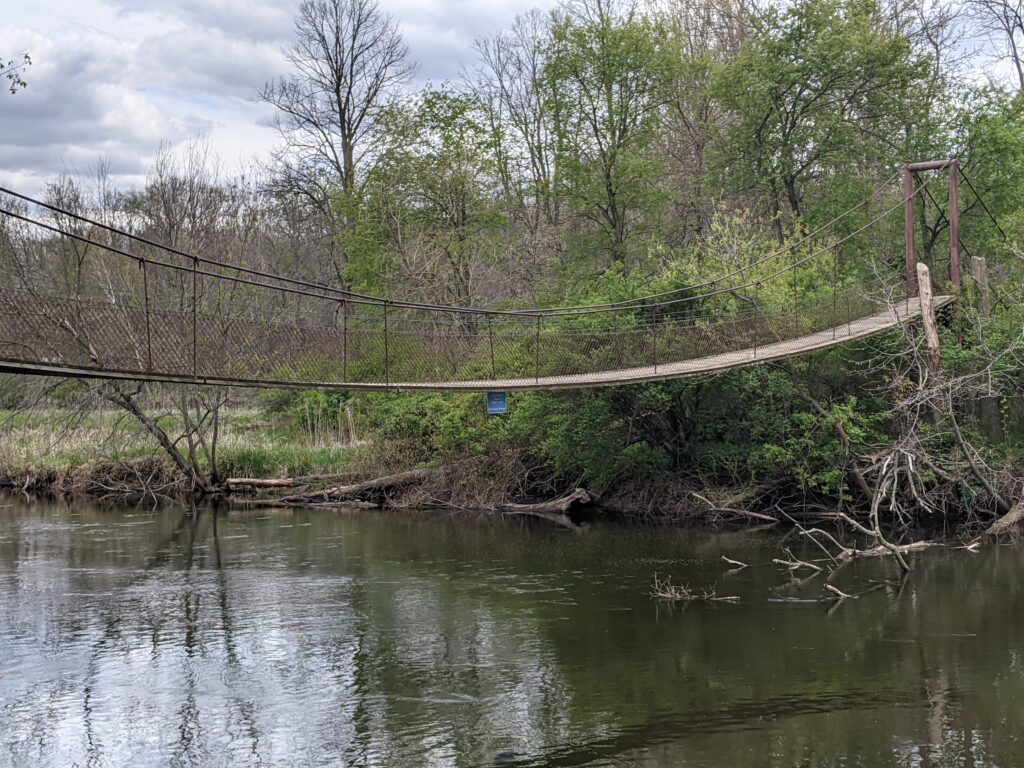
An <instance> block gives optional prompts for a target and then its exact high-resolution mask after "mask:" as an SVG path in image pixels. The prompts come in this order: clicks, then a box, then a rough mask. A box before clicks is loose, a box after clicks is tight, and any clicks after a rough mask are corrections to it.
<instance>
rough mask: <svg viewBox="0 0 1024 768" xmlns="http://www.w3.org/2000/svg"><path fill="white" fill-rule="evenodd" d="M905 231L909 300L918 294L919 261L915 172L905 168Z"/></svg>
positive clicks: (906, 280)
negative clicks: (916, 252)
mask: <svg viewBox="0 0 1024 768" xmlns="http://www.w3.org/2000/svg"><path fill="white" fill-rule="evenodd" d="M903 231H904V235H905V239H906V273H905V276H904V282H905V285H906V293H907V298H908V299H909V298H910V297H911V296H915V295H916V294H917V259H916V258H915V257H914V172H913V171H911V170H910V166H909V165H905V166H903Z"/></svg>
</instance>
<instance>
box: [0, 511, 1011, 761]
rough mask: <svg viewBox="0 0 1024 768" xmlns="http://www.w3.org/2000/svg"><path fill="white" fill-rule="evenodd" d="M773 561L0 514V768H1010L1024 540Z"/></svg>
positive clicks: (577, 538) (335, 517) (578, 539)
mask: <svg viewBox="0 0 1024 768" xmlns="http://www.w3.org/2000/svg"><path fill="white" fill-rule="evenodd" d="M791 544H792V542H786V544H785V545H791ZM781 546H783V544H782V543H780V537H779V534H772V533H765V532H759V533H756V532H746V533H719V534H709V533H701V532H694V531H691V530H676V529H639V530H638V529H626V528H618V527H610V526H609V527H604V526H593V527H591V528H589V529H587V530H585V531H583V532H575V531H572V530H567V529H564V528H560V527H557V526H553V525H551V524H549V523H546V522H544V521H527V520H524V519H520V518H516V519H503V518H497V517H494V516H488V515H483V514H474V513H458V514H398V513H380V512H360V511H350V512H338V511H324V510H294V511H293V510H285V511H278V510H274V511H265V510H253V511H244V512H236V511H232V512H220V513H217V514H216V515H215V514H213V513H211V512H210V511H202V512H201V513H200V514H198V515H187V514H185V512H184V511H183V510H177V509H165V510H161V511H155V512H154V511H139V510H127V509H113V510H110V509H107V510H100V509H97V508H95V507H91V506H88V505H84V504H74V505H71V506H67V505H58V504H44V503H34V504H30V503H28V502H26V501H22V500H16V499H11V498H7V499H4V498H0V766H33V767H35V766H140V767H142V768H145V767H146V766H165V765H166V766H249V765H260V766H293V765H295V766H307V765H309V766H320V765H323V766H492V765H509V766H623V765H626V766H706V767H708V768H710V767H712V766H713V767H715V768H718V767H719V766H721V767H723V768H724V767H726V766H728V767H729V768H753V767H755V766H786V767H787V768H788V767H789V766H865V767H870V768H878V767H885V766H922V767H924V766H1006V767H1013V766H1024V657H1022V654H1024V636H1022V631H1024V590H1022V589H1021V588H1020V584H1021V582H1022V579H1021V575H1022V574H1024V548H1016V547H996V548H990V549H985V550H982V551H981V552H980V553H979V554H976V555H975V554H971V553H968V552H965V551H963V550H942V551H932V552H926V553H922V554H920V555H919V556H918V557H917V558H916V560H915V561H914V565H915V569H914V571H913V573H912V574H911V575H910V576H909V578H908V579H906V580H905V581H904V582H902V583H899V582H898V581H897V582H894V583H892V584H890V585H888V586H885V587H883V588H878V589H875V590H874V591H872V592H869V593H868V594H864V595H862V596H861V597H859V598H857V599H855V600H849V601H846V602H844V603H843V604H842V605H839V606H835V607H834V608H833V609H832V610H831V611H830V607H831V606H832V602H831V601H823V600H822V599H821V598H822V597H823V592H822V588H821V584H822V579H821V578H820V577H818V578H814V579H810V580H809V581H806V582H804V583H798V582H795V581H793V580H792V579H791V578H790V577H789V576H788V575H787V574H785V573H783V572H782V571H781V569H780V568H779V567H778V566H775V565H772V564H771V559H772V558H773V557H777V556H779V555H780V552H781V549H780V547H781ZM723 554H725V555H728V556H729V557H733V558H736V559H739V560H743V561H745V562H748V563H750V564H751V567H749V568H747V569H745V570H742V571H739V572H736V573H729V568H728V566H727V565H725V564H723V563H722V562H720V559H719V558H720V556H721V555H723ZM810 554H813V553H810ZM655 572H657V573H658V574H659V575H661V576H672V577H673V578H674V579H675V580H677V581H680V582H686V583H689V584H690V585H691V586H693V587H695V588H700V589H703V588H706V587H712V586H714V587H715V588H717V591H718V594H720V595H726V594H728V595H738V596H739V597H741V599H742V601H741V602H740V604H738V605H725V604H715V605H707V604H691V605H690V606H688V607H685V606H680V605H670V604H665V603H662V602H659V601H657V600H654V599H652V598H651V597H649V595H648V594H647V593H648V591H649V589H650V586H651V582H652V579H653V576H654V574H655ZM897 578H898V573H897V572H896V571H895V570H894V567H893V565H892V564H891V563H887V562H885V561H882V560H873V561H866V562H862V563H856V564H854V565H851V566H847V567H846V568H844V569H843V571H841V572H840V574H839V575H838V577H837V578H836V579H835V584H836V585H837V586H839V587H840V588H841V589H844V590H846V591H848V592H859V591H862V590H866V589H868V588H870V587H873V586H876V585H877V584H878V583H880V582H884V581H888V580H894V579H897Z"/></svg>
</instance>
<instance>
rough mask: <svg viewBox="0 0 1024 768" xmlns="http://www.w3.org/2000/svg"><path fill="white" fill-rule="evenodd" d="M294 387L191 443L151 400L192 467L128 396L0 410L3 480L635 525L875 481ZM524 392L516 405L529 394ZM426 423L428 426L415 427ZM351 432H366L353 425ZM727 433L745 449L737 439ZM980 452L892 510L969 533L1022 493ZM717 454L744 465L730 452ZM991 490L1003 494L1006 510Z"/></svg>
mask: <svg viewBox="0 0 1024 768" xmlns="http://www.w3.org/2000/svg"><path fill="white" fill-rule="evenodd" d="M298 402H299V405H298V406H296V405H295V404H294V402H292V403H291V404H290V406H289V409H288V410H281V409H279V410H277V411H275V410H274V409H272V408H268V407H266V405H265V404H262V403H261V402H260V401H249V402H248V403H242V404H239V403H231V404H228V405H224V406H223V407H221V408H220V409H219V411H218V420H217V425H216V429H215V430H209V431H210V432H211V433H212V434H213V435H214V436H215V438H216V439H215V442H213V443H212V444H210V445H206V444H204V445H199V444H192V445H189V443H188V435H189V430H188V429H187V428H186V425H185V424H184V423H183V419H184V418H187V417H185V416H183V415H182V414H183V413H184V412H183V411H182V410H181V409H180V408H179V409H178V410H175V409H173V408H168V407H166V405H164V407H160V406H159V405H158V403H157V401H151V402H148V403H147V404H146V408H147V411H148V412H151V413H152V414H153V419H152V421H153V423H154V424H156V425H158V426H159V428H160V429H162V430H163V431H164V433H165V434H166V435H171V436H176V437H175V438H174V440H173V443H172V445H173V446H176V447H179V448H181V453H182V454H183V455H185V456H188V457H189V462H190V464H188V465H186V469H187V470H189V471H183V470H182V467H181V465H180V464H176V463H175V461H174V460H173V457H172V454H171V453H169V452H168V451H167V450H166V449H165V448H162V447H161V444H160V442H159V441H158V440H155V439H154V436H153V434H151V433H150V432H149V431H148V430H147V427H146V424H145V422H143V421H141V420H140V419H138V418H135V417H133V416H132V415H131V414H130V413H126V412H125V411H124V410H118V409H112V408H90V409H83V410H75V409H71V408H62V407H56V406H53V405H50V406H48V407H45V408H39V407H37V408H27V409H20V410H9V411H0V488H7V489H11V490H16V491H21V492H25V493H30V494H33V495H36V496H40V497H72V498H74V497H83V498H88V497H93V498H95V497H102V498H105V499H108V500H111V499H113V500H118V499H150V500H152V499H157V498H172V499H183V498H186V497H189V496H191V497H193V498H196V497H200V496H211V495H212V496H222V497H225V498H229V499H232V500H236V501H239V502H240V503H243V504H250V505H251V504H277V503H293V504H317V503H351V502H356V503H364V504H371V505H373V506H378V507H391V508H401V509H417V508H447V509H477V510H491V511H496V512H501V511H513V512H515V513H529V511H530V509H531V506H530V505H538V506H536V507H534V509H535V511H536V512H542V513H545V514H547V513H555V514H567V513H571V514H572V515H573V517H574V518H576V519H582V518H595V517H603V518H606V519H614V520H618V521H623V522H628V523H632V524H645V525H650V524H653V525H663V524H690V525H702V526H718V527H720V526H747V525H763V524H769V523H781V524H783V525H787V526H791V525H794V524H795V523H801V524H807V525H810V524H814V523H816V522H819V521H828V522H835V521H836V518H837V514H838V513H839V512H840V511H842V512H847V513H849V514H850V515H851V516H853V517H854V518H857V519H858V520H860V521H862V522H866V523H870V520H869V516H870V513H871V509H872V503H873V495H872V494H870V488H868V489H867V491H865V490H859V489H858V481H859V480H862V479H864V476H863V470H861V469H859V468H858V464H857V463H856V462H854V461H852V460H851V459H850V458H849V457H848V456H847V457H846V459H845V464H841V463H839V462H840V460H842V456H841V453H840V452H837V453H836V454H835V455H836V459H835V461H836V463H835V464H834V465H833V466H832V468H831V469H830V468H829V465H828V459H829V454H821V455H818V456H815V460H816V461H817V462H818V466H817V469H816V474H814V475H810V474H808V473H806V472H804V474H803V475H801V474H799V473H797V472H794V471H793V469H792V468H793V467H797V468H800V465H799V464H798V462H799V461H803V460H804V459H803V458H802V457H801V454H800V453H799V451H798V450H797V449H798V448H799V444H797V445H796V446H795V447H789V446H786V447H785V448H783V446H779V447H775V448H772V447H771V446H752V447H751V448H749V449H748V450H750V451H760V452H761V454H763V455H767V453H768V451H769V449H771V450H774V451H775V455H776V456H778V455H779V454H780V452H782V451H783V450H786V451H788V452H789V455H790V456H791V457H792V458H790V459H789V460H788V461H789V465H788V467H787V468H786V471H779V468H780V467H783V466H784V465H782V464H781V463H780V462H779V461H778V459H777V458H776V459H775V462H774V464H772V465H769V466H768V468H767V471H766V470H760V471H756V470H755V471H750V470H746V471H740V470H738V469H737V470H736V471H730V472H723V471H721V469H719V470H718V471H710V470H707V469H705V468H702V467H697V468H695V469H694V470H693V471H681V470H679V469H660V468H658V466H657V465H656V464H655V463H654V462H652V461H650V460H649V459H645V454H643V453H640V452H638V451H636V450H635V448H637V447H643V446H644V445H645V444H643V443H640V444H638V445H637V446H635V447H634V448H627V449H624V450H621V451H620V453H619V457H618V458H619V460H620V461H622V457H626V458H628V460H629V462H630V463H629V464H626V463H625V461H622V463H623V464H624V465H625V468H623V469H618V470H616V471H614V472H609V473H608V474H609V476H610V479H609V476H604V477H603V476H602V475H601V474H598V472H597V471H596V470H599V469H600V468H601V466H602V465H601V461H602V459H601V454H600V451H599V449H595V447H594V445H592V443H594V442H595V440H594V438H590V437H589V436H588V435H586V434H581V435H580V436H579V437H578V438H577V437H575V436H573V435H558V436H557V439H558V441H559V442H558V443H555V442H554V440H553V439H550V438H549V440H548V441H547V442H546V443H545V442H543V441H542V442H537V441H535V440H528V441H524V440H523V439H522V438H521V437H520V438H516V437H515V435H514V433H511V430H510V428H509V426H508V425H510V424H512V425H514V424H515V421H511V422H508V421H503V420H490V421H485V422H480V426H477V421H476V420H474V417H473V416H472V414H469V415H467V414H466V413H464V412H463V410H460V408H463V409H464V406H465V404H466V403H468V402H469V401H468V400H467V399H461V400H460V399H453V400H452V401H447V402H446V403H445V406H446V408H447V409H448V410H447V411H432V410H431V409H430V407H425V406H432V405H434V404H436V403H437V402H438V401H437V400H429V399H424V398H419V397H417V396H408V399H398V398H395V399H392V400H386V401H375V402H374V404H373V405H374V407H375V410H370V409H369V408H367V409H366V410H364V411H362V412H358V413H357V415H356V416H355V417H353V415H352V410H351V407H346V406H347V402H346V401H343V400H338V401H337V402H333V403H331V404H330V405H331V406H332V407H331V409H330V410H326V409H323V408H321V409H319V410H318V409H317V408H311V407H310V406H309V404H308V403H307V402H306V401H305V400H300V401H298ZM470 404H471V403H470ZM525 406H526V408H522V407H521V408H522V410H527V408H529V407H530V406H531V401H526V402H525ZM325 410H326V413H327V414H328V415H327V416H324V415H323V414H324V412H325ZM520 412H521V411H520ZM584 413H585V411H584ZM529 415H530V416H531V417H533V416H535V414H529ZM371 417H376V418H371ZM456 417H457V418H456ZM514 418H515V416H513V419H514ZM424 424H430V425H431V427H432V429H433V430H434V431H432V432H429V433H428V432H426V431H425V430H424V427H423V425H424ZM824 426H827V424H826V425H824ZM501 430H505V431H501ZM357 433H358V434H359V435H360V436H361V439H358V440H357V439H355V435H356V434H357ZM453 435H454V437H453ZM826 436H827V433H826ZM817 439H818V440H819V441H822V440H824V438H822V437H819V438H817ZM576 440H578V441H579V448H578V451H577V455H579V456H585V457H587V461H588V464H587V465H586V466H589V467H591V468H592V469H591V471H588V472H583V473H580V472H579V471H578V470H575V471H567V470H566V469H565V468H564V467H566V466H568V467H573V466H574V465H573V464H572V463H568V462H566V461H565V460H564V458H563V457H571V458H573V459H575V458H576V456H574V455H572V454H571V453H570V452H569V450H568V446H569V445H570V442H571V441H576ZM715 447H716V446H709V450H711V449H714V448H715ZM726 448H727V449H728V450H729V451H731V452H732V453H733V454H734V455H735V456H737V457H740V456H743V454H742V453H741V452H740V450H739V448H740V444H734V445H727V446H726ZM840 448H841V445H840ZM718 449H719V450H722V448H721V447H720V446H719V447H718ZM892 456H893V458H892V459H890V460H889V462H890V463H892V464H893V467H894V469H893V470H892V471H893V472H895V473H898V474H899V473H902V475H906V476H907V477H909V476H910V475H909V472H910V471H916V470H915V467H914V466H909V467H906V466H901V465H899V464H897V463H896V462H900V461H903V462H908V461H913V457H911V458H910V459H907V457H906V456H904V455H903V454H899V453H896V454H892ZM210 457H212V459H213V462H214V463H215V466H216V472H213V471H212V470H211V466H210ZM726 457H727V458H728V454H726ZM986 458H987V459H988V460H989V461H990V465H989V466H991V467H993V469H991V470H986V474H985V475H984V476H985V477H986V478H988V477H991V492H989V491H988V489H986V488H984V486H981V484H980V483H977V482H976V481H974V480H973V477H972V475H971V474H970V472H971V469H970V467H969V466H967V465H965V464H964V463H963V462H962V461H960V464H959V465H957V464H956V463H954V462H956V461H958V459H957V458H956V457H955V456H953V457H952V459H947V458H946V457H941V458H939V459H936V458H935V457H930V458H929V460H930V461H931V462H932V466H931V467H929V468H928V469H927V471H926V472H925V473H920V474H918V475H915V481H914V482H915V483H921V484H922V485H921V486H920V487H921V488H923V484H925V483H926V484H927V485H928V496H929V498H930V499H934V500H937V502H938V503H939V504H943V505H945V506H944V507H939V506H934V505H933V506H927V505H923V506H922V507H921V509H919V510H918V512H917V514H916V516H915V517H913V518H911V517H909V516H906V517H905V518H902V519H898V522H899V523H900V525H901V526H903V527H906V525H908V524H909V523H910V522H911V521H912V523H913V525H914V526H915V528H917V529H919V530H921V531H924V532H926V533H928V532H935V531H938V535H945V534H948V533H949V532H950V531H951V530H955V529H957V528H960V527H964V528H966V529H967V530H969V531H971V532H977V531H981V530H983V529H985V528H986V527H988V526H989V525H990V524H991V523H992V522H993V521H994V520H996V519H998V518H999V517H1000V516H1002V515H1004V514H1006V512H1008V511H1009V509H1010V507H1012V506H1013V503H1014V502H1015V501H1016V500H1017V499H1019V498H1020V497H1021V484H1022V481H1021V478H1022V477H1024V467H1022V466H1021V462H1020V459H1019V457H1017V456H1016V454H1015V453H1013V452H1010V451H1004V452H1002V453H1001V454H995V453H988V454H987V455H986ZM744 460H745V461H748V462H750V463H751V464H753V460H751V459H744ZM758 461H760V460H758ZM720 463H721V464H722V465H724V466H729V465H730V464H731V465H733V466H737V467H739V466H742V465H740V464H739V463H737V461H736V460H735V459H729V463H726V462H720ZM707 466H713V464H712V462H710V461H708V462H707ZM859 466H861V467H863V466H864V465H863V464H862V465H859ZM943 467H948V468H949V469H943ZM192 470H194V471H192ZM872 471H873V472H874V473H875V474H874V475H873V479H872V482H873V483H874V482H879V483H883V482H888V480H887V477H888V475H886V474H885V472H883V471H881V470H879V469H877V468H875V469H874V470H872ZM885 471H888V470H885ZM197 476H199V477H203V478H204V479H205V480H206V481H207V485H206V487H202V486H200V485H198V484H197V483H196V477H197ZM965 478H966V480H965ZM823 480H826V481H827V483H826V482H823ZM968 483H972V484H973V487H972V485H969V484H968ZM865 484H866V483H865ZM581 493H582V494H583V495H582V496H581V495H580V494H581ZM965 494H969V495H965ZM992 494H995V495H998V496H999V497H1000V498H1001V499H1004V500H1009V503H1007V504H1006V506H1005V508H1003V509H1001V508H1000V507H999V505H998V504H996V503H993V501H992V499H993V498H994V496H993V495H992ZM910 501H913V499H912V498H911V499H910ZM890 503H891V502H890V501H889V500H886V501H885V505H888V504H890ZM900 503H902V502H900V501H899V499H898V498H897V504H900ZM906 508H907V507H906V506H903V507H900V506H897V507H896V508H895V510H896V511H895V512H891V511H890V509H889V507H888V506H883V509H884V510H885V514H887V515H889V516H890V517H896V518H899V516H900V515H901V514H903V515H905V513H904V512H903V510H904V509H906ZM782 510H786V512H785V513H784V514H783V512H782Z"/></svg>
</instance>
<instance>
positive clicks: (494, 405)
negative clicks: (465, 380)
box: [487, 392, 508, 416]
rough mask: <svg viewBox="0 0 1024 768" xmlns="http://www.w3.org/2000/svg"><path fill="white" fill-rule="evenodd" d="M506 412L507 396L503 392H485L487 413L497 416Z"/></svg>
mask: <svg viewBox="0 0 1024 768" xmlns="http://www.w3.org/2000/svg"><path fill="white" fill-rule="evenodd" d="M502 413H508V398H507V397H506V396H505V393H504V392H488V393H487V415H489V416H497V415H499V414H502Z"/></svg>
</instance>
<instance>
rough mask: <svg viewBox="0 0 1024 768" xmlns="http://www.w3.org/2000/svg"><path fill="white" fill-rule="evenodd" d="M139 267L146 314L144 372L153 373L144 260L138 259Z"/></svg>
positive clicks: (147, 276) (147, 285)
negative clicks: (140, 268)
mask: <svg viewBox="0 0 1024 768" xmlns="http://www.w3.org/2000/svg"><path fill="white" fill-rule="evenodd" d="M139 266H140V267H142V301H143V311H144V312H145V313H146V361H147V362H146V370H147V371H149V372H150V373H152V372H153V336H152V333H151V332H150V328H149V275H148V273H147V272H148V271H147V269H146V261H145V259H139Z"/></svg>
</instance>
